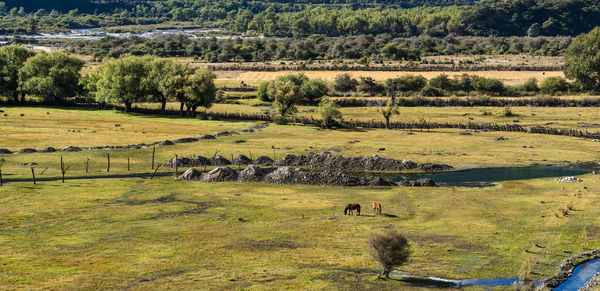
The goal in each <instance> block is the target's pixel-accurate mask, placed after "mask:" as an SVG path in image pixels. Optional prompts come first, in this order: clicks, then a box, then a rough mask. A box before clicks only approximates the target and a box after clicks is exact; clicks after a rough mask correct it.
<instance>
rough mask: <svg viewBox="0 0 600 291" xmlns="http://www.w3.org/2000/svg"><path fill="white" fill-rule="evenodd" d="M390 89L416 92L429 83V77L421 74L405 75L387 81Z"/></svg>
mask: <svg viewBox="0 0 600 291" xmlns="http://www.w3.org/2000/svg"><path fill="white" fill-rule="evenodd" d="M386 85H387V87H388V91H391V90H393V91H401V92H411V91H412V92H416V91H420V90H421V89H423V88H424V87H425V85H427V79H425V77H423V76H421V75H418V76H417V75H404V76H401V77H398V78H394V79H388V80H387V81H386Z"/></svg>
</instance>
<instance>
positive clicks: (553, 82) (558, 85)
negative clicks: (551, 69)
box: [540, 77, 569, 94]
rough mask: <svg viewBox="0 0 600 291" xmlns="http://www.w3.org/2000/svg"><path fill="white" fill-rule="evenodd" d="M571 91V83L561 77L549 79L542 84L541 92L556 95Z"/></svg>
mask: <svg viewBox="0 0 600 291" xmlns="http://www.w3.org/2000/svg"><path fill="white" fill-rule="evenodd" d="M567 90H569V83H568V82H567V80H565V79H564V78H561V77H548V78H546V79H544V81H542V83H541V84H540V91H541V92H542V93H545V94H555V93H558V92H565V91H567Z"/></svg>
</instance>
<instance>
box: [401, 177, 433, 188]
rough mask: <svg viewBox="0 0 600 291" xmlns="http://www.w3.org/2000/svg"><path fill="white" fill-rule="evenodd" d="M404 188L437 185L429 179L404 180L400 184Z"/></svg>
mask: <svg viewBox="0 0 600 291" xmlns="http://www.w3.org/2000/svg"><path fill="white" fill-rule="evenodd" d="M398 185H399V186H402V187H437V184H436V183H435V182H434V181H433V180H431V179H429V178H421V179H418V180H402V181H400V182H398Z"/></svg>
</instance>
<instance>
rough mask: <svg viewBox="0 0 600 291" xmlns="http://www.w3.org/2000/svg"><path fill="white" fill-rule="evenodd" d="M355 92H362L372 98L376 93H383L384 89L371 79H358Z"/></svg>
mask: <svg viewBox="0 0 600 291" xmlns="http://www.w3.org/2000/svg"><path fill="white" fill-rule="evenodd" d="M357 90H358V91H359V92H363V93H366V94H369V95H371V96H374V95H376V94H378V93H382V92H383V91H385V88H384V87H383V85H381V84H379V83H377V82H376V81H375V79H373V78H371V77H360V79H359V80H358V87H357Z"/></svg>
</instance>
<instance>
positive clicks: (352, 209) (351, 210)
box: [344, 204, 360, 215]
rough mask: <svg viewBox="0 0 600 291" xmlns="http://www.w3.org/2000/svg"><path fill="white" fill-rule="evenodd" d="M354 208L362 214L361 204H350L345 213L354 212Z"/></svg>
mask: <svg viewBox="0 0 600 291" xmlns="http://www.w3.org/2000/svg"><path fill="white" fill-rule="evenodd" d="M354 210H356V212H357V213H358V214H357V215H360V204H348V206H346V208H345V209H344V215H347V214H354Z"/></svg>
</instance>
